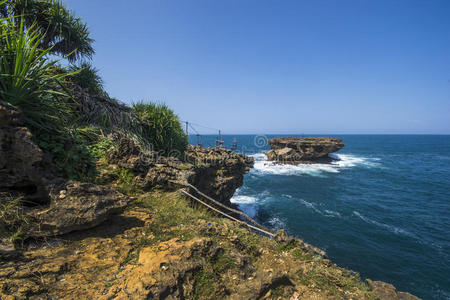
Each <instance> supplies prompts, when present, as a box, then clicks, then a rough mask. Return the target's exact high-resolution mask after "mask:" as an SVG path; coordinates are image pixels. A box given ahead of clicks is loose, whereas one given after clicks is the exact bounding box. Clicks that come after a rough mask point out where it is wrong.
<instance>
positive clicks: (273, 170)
mask: <svg viewBox="0 0 450 300" xmlns="http://www.w3.org/2000/svg"><path fill="white" fill-rule="evenodd" d="M251 156H252V157H253V158H254V159H255V164H254V167H253V169H252V171H251V172H252V173H253V174H256V175H295V176H301V175H310V176H315V177H324V176H326V174H327V173H339V172H340V170H341V169H345V168H351V167H355V166H365V167H369V168H370V167H377V166H380V163H379V162H378V160H379V158H367V157H359V156H356V155H350V154H334V155H332V157H334V158H336V161H334V162H332V163H331V164H300V165H284V164H276V163H275V162H273V161H269V160H267V157H266V155H265V154H264V153H257V154H254V155H251Z"/></svg>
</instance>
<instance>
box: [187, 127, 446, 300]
mask: <svg viewBox="0 0 450 300" xmlns="http://www.w3.org/2000/svg"><path fill="white" fill-rule="evenodd" d="M334 136H335V137H340V138H342V139H343V141H344V143H345V147H344V148H343V149H342V150H340V151H339V152H337V153H336V154H335V156H336V157H337V158H339V159H340V161H337V162H336V163H335V164H333V165H301V166H289V165H285V166H283V165H274V164H272V163H270V162H268V161H267V160H266V159H265V156H264V155H263V153H264V152H265V151H267V150H268V149H269V146H268V145H267V143H265V140H264V138H263V137H256V138H255V136H251V135H240V136H239V135H237V136H224V140H225V146H226V147H228V148H229V147H230V146H231V141H232V139H233V138H236V139H237V142H238V151H239V152H243V153H244V154H247V155H252V156H254V157H255V160H256V162H255V167H254V169H252V170H251V171H250V173H249V174H248V175H246V177H245V182H244V186H243V187H241V188H240V189H239V190H238V191H237V192H236V194H235V195H234V197H233V199H232V202H234V203H237V204H239V206H240V208H241V209H242V210H244V211H245V212H247V213H248V214H250V215H252V216H253V217H255V218H256V219H257V220H258V221H259V222H261V223H263V224H264V225H266V226H267V227H270V228H273V229H279V228H283V229H285V230H286V231H287V232H288V233H289V234H291V235H295V236H297V237H299V238H301V239H303V240H304V241H306V242H308V243H310V244H313V245H315V246H317V247H319V248H321V249H323V250H325V251H326V252H327V254H328V256H329V258H330V259H331V260H332V261H333V262H334V263H337V264H338V265H340V266H342V267H346V268H350V269H353V270H355V271H357V272H359V273H360V274H361V275H362V277H364V278H371V279H373V280H382V281H386V282H390V283H392V284H394V285H395V286H396V287H397V288H398V289H399V290H402V291H408V292H411V293H413V294H415V295H417V296H419V297H422V298H424V299H450V136H448V135H447V136H442V135H441V136H438V135H334ZM267 137H268V138H270V137H273V136H267ZM214 139H215V137H213V136H203V137H202V138H201V140H202V142H203V143H204V146H213V144H214ZM191 142H192V143H194V142H195V137H194V136H192V137H191Z"/></svg>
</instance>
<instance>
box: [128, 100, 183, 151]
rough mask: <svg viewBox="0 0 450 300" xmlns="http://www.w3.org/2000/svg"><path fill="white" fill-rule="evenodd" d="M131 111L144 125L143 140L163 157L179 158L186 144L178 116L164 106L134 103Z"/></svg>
mask: <svg viewBox="0 0 450 300" xmlns="http://www.w3.org/2000/svg"><path fill="white" fill-rule="evenodd" d="M133 111H134V112H135V113H136V114H137V116H138V118H139V119H140V120H141V121H142V122H143V123H144V124H145V130H144V133H143V136H144V138H145V139H146V140H147V141H148V142H149V143H150V144H151V145H152V147H153V150H155V151H158V152H160V153H161V154H162V155H164V156H174V157H179V158H181V157H182V156H183V153H184V151H185V150H186V147H187V144H188V138H187V135H186V134H185V133H184V131H183V127H182V126H181V123H180V120H179V119H178V116H177V115H176V114H175V113H174V112H173V110H171V109H170V108H169V107H168V106H167V105H165V104H156V103H143V102H140V103H135V104H134V105H133Z"/></svg>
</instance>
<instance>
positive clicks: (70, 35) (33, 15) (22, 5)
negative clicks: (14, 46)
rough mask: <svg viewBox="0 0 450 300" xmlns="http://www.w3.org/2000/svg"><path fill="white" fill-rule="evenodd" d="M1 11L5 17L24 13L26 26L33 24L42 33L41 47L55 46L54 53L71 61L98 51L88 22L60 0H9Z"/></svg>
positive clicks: (52, 50)
mask: <svg viewBox="0 0 450 300" xmlns="http://www.w3.org/2000/svg"><path fill="white" fill-rule="evenodd" d="M0 13H1V14H2V15H3V16H4V17H8V16H19V15H20V16H22V17H23V23H22V24H23V25H24V26H25V27H27V28H29V27H30V26H34V27H35V29H36V30H39V32H40V33H41V34H42V35H43V37H44V38H43V39H42V41H41V44H40V48H42V49H47V48H49V47H52V49H51V53H53V54H57V55H62V56H65V57H67V58H68V59H69V61H72V62H73V61H75V60H78V59H80V58H81V57H87V58H91V57H92V55H93V54H94V53H95V51H94V48H93V47H92V43H93V42H94V40H93V39H92V38H90V32H89V29H88V28H87V26H86V24H85V23H84V22H82V20H81V19H80V18H77V17H75V16H74V14H73V13H72V12H70V11H69V10H68V9H67V7H66V6H65V5H64V4H63V3H62V2H61V1H59V0H7V1H6V3H5V4H3V5H1V7H0Z"/></svg>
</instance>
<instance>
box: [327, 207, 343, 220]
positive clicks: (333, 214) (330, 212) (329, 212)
mask: <svg viewBox="0 0 450 300" xmlns="http://www.w3.org/2000/svg"><path fill="white" fill-rule="evenodd" d="M325 217H337V218H341V217H342V216H341V214H340V213H338V212H337V211H334V210H328V209H326V210H325Z"/></svg>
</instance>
